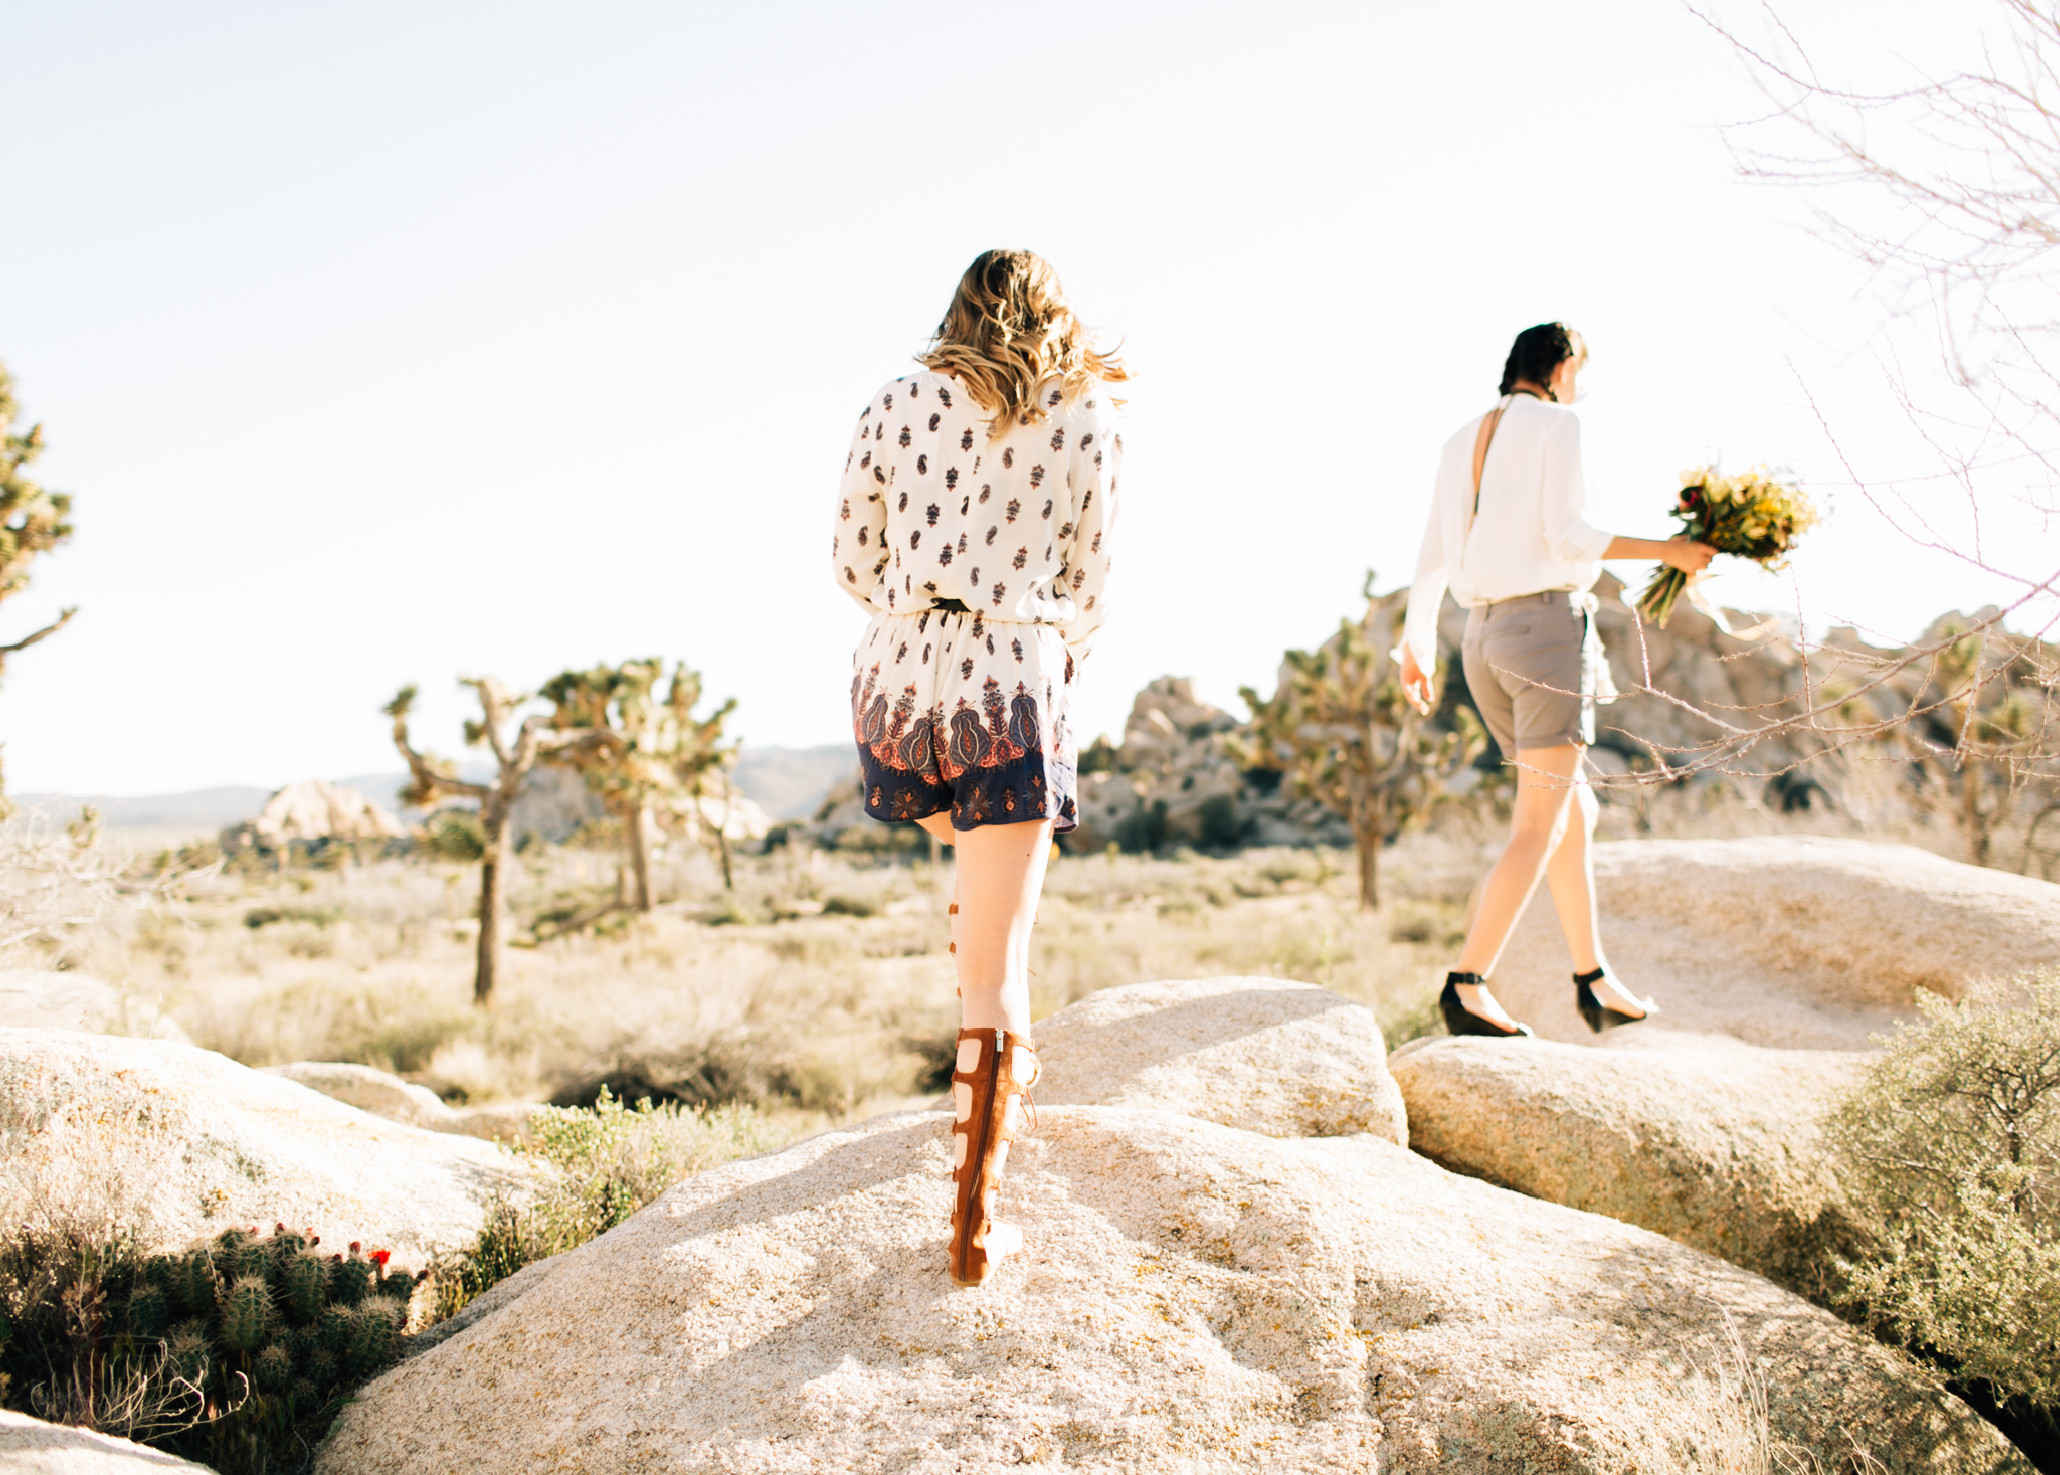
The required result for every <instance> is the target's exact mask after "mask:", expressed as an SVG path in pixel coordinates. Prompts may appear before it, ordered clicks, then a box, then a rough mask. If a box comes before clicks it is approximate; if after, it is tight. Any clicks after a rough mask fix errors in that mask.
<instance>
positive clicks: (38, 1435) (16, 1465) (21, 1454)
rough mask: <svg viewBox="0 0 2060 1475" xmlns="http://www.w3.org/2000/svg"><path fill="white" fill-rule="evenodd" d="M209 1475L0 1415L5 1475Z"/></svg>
mask: <svg viewBox="0 0 2060 1475" xmlns="http://www.w3.org/2000/svg"><path fill="white" fill-rule="evenodd" d="M181 1471H185V1472H188V1475H208V1468H207V1466H205V1465H196V1464H193V1463H191V1462H190V1461H187V1460H182V1459H179V1458H178V1457H176V1456H174V1455H168V1454H166V1453H165V1452H164V1451H163V1450H158V1449H151V1448H149V1447H148V1446H147V1445H141V1444H131V1443H130V1442H129V1441H128V1440H126V1439H115V1438H113V1437H111V1436H109V1435H106V1434H95V1433H94V1432H93V1431H92V1430H91V1429H74V1428H71V1427H69V1426H67V1425H64V1424H46V1423H44V1422H43V1421H42V1420H41V1419H32V1418H30V1417H29V1416H28V1415H27V1414H18V1413H11V1412H9V1411H8V1410H6V1409H0V1475H180V1472H181Z"/></svg>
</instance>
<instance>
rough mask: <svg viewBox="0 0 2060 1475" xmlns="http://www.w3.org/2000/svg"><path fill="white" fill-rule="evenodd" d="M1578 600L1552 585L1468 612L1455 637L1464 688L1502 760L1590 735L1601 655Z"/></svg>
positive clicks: (1599, 686)
mask: <svg viewBox="0 0 2060 1475" xmlns="http://www.w3.org/2000/svg"><path fill="white" fill-rule="evenodd" d="M1582 603H1583V598H1582V596H1580V595H1575V596H1573V597H1572V598H1569V597H1568V595H1567V592H1566V591H1565V590H1563V589H1551V590H1547V591H1546V592H1544V593H1542V594H1525V595H1522V596H1520V597H1519V598H1516V599H1505V600H1502V601H1500V602H1499V603H1496V604H1484V605H1476V606H1475V607H1474V608H1473V609H1471V610H1469V611H1467V616H1466V638H1465V639H1464V640H1463V641H1462V642H1461V643H1460V656H1461V659H1462V661H1463V663H1464V667H1465V670H1466V688H1467V690H1468V692H1470V693H1471V694H1472V696H1473V704H1474V708H1475V710H1476V711H1478V712H1479V713H1480V714H1481V720H1482V721H1483V722H1484V723H1486V724H1487V727H1488V732H1489V734H1490V735H1491V736H1493V738H1494V739H1495V741H1496V743H1497V744H1498V745H1499V746H1500V747H1501V749H1502V756H1503V757H1504V758H1505V759H1510V758H1514V757H1515V756H1516V754H1517V751H1518V750H1519V749H1521V748H1562V747H1565V746H1566V745H1567V744H1568V743H1579V744H1581V745H1582V746H1583V747H1586V746H1588V745H1590V744H1592V743H1593V742H1594V741H1595V699H1596V694H1597V692H1598V691H1599V690H1605V689H1606V687H1605V686H1604V685H1603V683H1604V682H1605V681H1606V678H1605V677H1602V676H1601V675H1600V672H1601V671H1605V670H1607V667H1606V666H1604V665H1603V662H1604V660H1606V659H1607V658H1606V657H1605V656H1604V655H1603V653H1602V640H1601V637H1600V636H1598V635H1597V634H1595V633H1594V631H1593V629H1592V628H1591V627H1592V619H1593V617H1592V616H1591V615H1590V614H1589V613H1588V612H1587V611H1586V610H1584V609H1582V608H1581V604H1582ZM1611 695H1614V693H1613V692H1612V693H1611Z"/></svg>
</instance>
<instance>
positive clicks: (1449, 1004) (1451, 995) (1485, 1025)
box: [1438, 972, 1531, 1040]
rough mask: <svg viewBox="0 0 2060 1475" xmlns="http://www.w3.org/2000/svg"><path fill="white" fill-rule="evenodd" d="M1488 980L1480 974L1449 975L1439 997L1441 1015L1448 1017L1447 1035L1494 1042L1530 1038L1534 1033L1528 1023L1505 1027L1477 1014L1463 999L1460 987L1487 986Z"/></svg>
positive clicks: (1446, 1024)
mask: <svg viewBox="0 0 2060 1475" xmlns="http://www.w3.org/2000/svg"><path fill="white" fill-rule="evenodd" d="M1487 981H1488V980H1487V979H1486V978H1484V977H1482V976H1481V975H1480V974H1478V973H1457V972H1454V973H1447V974H1446V975H1445V989H1444V992H1442V993H1440V994H1439V995H1438V1012H1439V1013H1440V1014H1443V1015H1444V1016H1445V1033H1446V1034H1448V1035H1485V1036H1487V1037H1488V1038H1489V1039H1491V1040H1514V1039H1527V1038H1529V1037H1530V1034H1531V1027H1530V1026H1529V1025H1528V1024H1518V1025H1514V1026H1509V1027H1505V1026H1503V1025H1500V1024H1497V1023H1496V1022H1495V1021H1494V1020H1492V1019H1490V1018H1488V1017H1487V1016H1486V1015H1485V1014H1476V1013H1474V1012H1473V1010H1471V1009H1469V1008H1467V1007H1466V1005H1465V1004H1463V1003H1461V1002H1460V999H1459V985H1460V984H1462V983H1471V984H1485V983H1486V982H1487Z"/></svg>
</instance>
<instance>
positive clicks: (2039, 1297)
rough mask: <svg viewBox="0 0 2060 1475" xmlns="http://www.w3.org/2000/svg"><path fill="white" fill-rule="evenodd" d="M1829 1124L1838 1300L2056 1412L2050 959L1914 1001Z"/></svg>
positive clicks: (2058, 1280) (2057, 1277)
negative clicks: (1981, 991)
mask: <svg viewBox="0 0 2060 1475" xmlns="http://www.w3.org/2000/svg"><path fill="white" fill-rule="evenodd" d="M1918 1008H1919V1010H1920V1011H1921V1014H1922V1022H1921V1023H1920V1024H1918V1025H1915V1026H1902V1025H1899V1026H1897V1028H1896V1031H1895V1034H1894V1035H1893V1036H1892V1037H1891V1038H1890V1040H1889V1041H1888V1048H1887V1049H1886V1050H1885V1051H1884V1052H1883V1053H1882V1054H1881V1055H1880V1056H1879V1057H1878V1058H1877V1059H1876V1060H1875V1061H1874V1063H1873V1065H1872V1066H1871V1067H1870V1068H1869V1070H1868V1071H1867V1073H1866V1075H1865V1076H1864V1078H1863V1079H1862V1080H1861V1081H1860V1083H1859V1084H1858V1085H1857V1086H1856V1087H1855V1088H1854V1090H1853V1091H1852V1092H1851V1094H1850V1095H1849V1096H1848V1097H1847V1098H1846V1099H1845V1100H1844V1101H1843V1102H1842V1103H1841V1104H1840V1106H1839V1108H1838V1109H1837V1111H1836V1113H1835V1114H1834V1115H1833V1117H1832V1118H1831V1120H1830V1122H1829V1124H1828V1126H1829V1132H1830V1135H1831V1138H1832V1141H1833V1142H1834V1143H1835V1144H1836V1145H1837V1146H1838V1147H1840V1148H1841V1149H1842V1150H1843V1151H1844V1153H1845V1154H1846V1156H1847V1157H1848V1158H1849V1160H1850V1163H1851V1173H1852V1188H1853V1192H1854V1196H1855V1206H1856V1207H1857V1208H1858V1209H1859V1210H1860V1212H1861V1214H1862V1215H1863V1218H1864V1221H1865V1222H1866V1223H1867V1225H1868V1232H1869V1236H1870V1243H1869V1244H1868V1246H1867V1248H1866V1250H1865V1252H1864V1253H1862V1254H1860V1255H1859V1256H1857V1257H1855V1258H1854V1259H1852V1260H1850V1261H1843V1260H1842V1261H1841V1262H1840V1269H1841V1271H1842V1272H1843V1273H1844V1275H1845V1277H1846V1285H1845V1287H1844V1290H1843V1292H1842V1293H1841V1294H1842V1297H1843V1299H1845V1300H1846V1301H1847V1302H1848V1303H1849V1304H1851V1305H1853V1306H1855V1307H1857V1308H1859V1309H1860V1310H1862V1311H1863V1312H1864V1314H1865V1315H1867V1316H1868V1317H1869V1318H1870V1319H1871V1320H1872V1321H1873V1322H1874V1324H1875V1326H1876V1328H1877V1330H1878V1331H1880V1332H1881V1333H1883V1334H1884V1335H1886V1336H1889V1337H1890V1338H1892V1339H1893V1340H1896V1341H1900V1342H1902V1343H1904V1344H1905V1345H1907V1346H1909V1347H1911V1348H1912V1349H1914V1350H1916V1351H1918V1352H1920V1353H1922V1354H1924V1355H1926V1356H1928V1357H1931V1358H1933V1359H1935V1360H1938V1361H1940V1362H1943V1363H1944V1364H1945V1365H1946V1366H1947V1367H1948V1368H1949V1369H1951V1370H1952V1371H1953V1372H1954V1373H1956V1374H1957V1375H1958V1376H1959V1377H1961V1378H1963V1379H1965V1380H1969V1381H1972V1382H1975V1383H1979V1384H1986V1385H1987V1387H1988V1389H1990V1390H1992V1393H1993V1396H1994V1398H1995V1400H1996V1401H1997V1402H1998V1403H1999V1404H2001V1405H2002V1406H2003V1407H2004V1408H2005V1409H2006V1410H2010V1411H2011V1412H2013V1413H2014V1414H2015V1415H2016V1416H2017V1417H2019V1418H2026V1419H2029V1420H2031V1421H2032V1422H2033V1423H2036V1424H2041V1425H2046V1426H2049V1427H2050V1426H2052V1425H2053V1424H2054V1423H2055V1419H2056V1416H2060V1314H2056V1312H2055V1308H2056V1307H2060V968H2045V969H2041V970H2039V971H2037V972H2035V973H2032V974H2030V975H2027V976H2026V977H2024V978H2022V979H2019V980H2017V981H2015V982H2014V983H2013V984H2011V985H2008V986H2006V987H2005V988H2003V989H2000V990H1996V991H1994V992H1992V993H1990V994H1989V995H1987V996H1985V997H1983V998H1979V999H1971V1000H1966V1001H1962V1002H1948V1001H1946V1000H1944V999H1941V998H1938V997H1936V996H1935V995H1931V994H1920V995H1919V997H1918Z"/></svg>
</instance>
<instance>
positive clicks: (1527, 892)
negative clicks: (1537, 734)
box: [1458, 743, 1583, 1025]
mask: <svg viewBox="0 0 2060 1475" xmlns="http://www.w3.org/2000/svg"><path fill="white" fill-rule="evenodd" d="M1582 752H1583V750H1582V749H1581V748H1580V747H1579V746H1578V745H1576V744H1573V743H1569V744H1567V745H1566V746H1564V747H1559V748H1521V749H1519V750H1518V751H1517V755H1516V762H1517V771H1516V812H1515V813H1514V814H1513V815H1512V816H1511V818H1510V822H1509V845H1508V846H1507V848H1505V849H1504V850H1503V852H1502V855H1501V858H1500V859H1498V860H1497V861H1496V862H1495V869H1494V870H1492V871H1490V872H1488V884H1487V885H1486V886H1484V887H1483V888H1482V889H1481V906H1480V910H1479V911H1477V912H1476V913H1474V919H1473V926H1472V927H1471V928H1470V929H1468V931H1467V934H1466V945H1465V946H1464V947H1463V948H1461V949H1460V950H1459V970H1458V971H1460V972H1461V973H1478V974H1480V975H1481V976H1482V977H1483V978H1486V977H1487V976H1488V975H1490V974H1491V973H1493V972H1494V971H1495V965H1496V963H1498V962H1500V961H1501V958H1502V951H1503V949H1504V948H1506V947H1507V946H1508V945H1509V936H1510V934H1511V933H1512V932H1514V931H1515V930H1516V924H1517V919H1518V918H1520V917H1522V916H1523V914H1524V908H1525V907H1526V906H1528V905H1530V901H1531V896H1532V894H1533V893H1534V892H1536V891H1537V889H1538V883H1539V882H1540V881H1541V880H1543V879H1544V877H1545V869H1546V863H1547V862H1548V861H1549V860H1550V859H1551V858H1552V853H1553V851H1555V850H1557V849H1558V848H1559V843H1560V840H1561V839H1562V837H1563V836H1564V834H1565V831H1566V828H1567V821H1568V818H1569V816H1570V814H1571V806H1572V801H1573V797H1574V793H1575V791H1576V789H1577V788H1578V787H1579V785H1578V784H1577V782H1576V780H1577V778H1578V775H1579V774H1580V771H1581V757H1582ZM1458 993H1459V1002H1460V1003H1461V1004H1462V1005H1464V1006H1465V1007H1466V1008H1467V1009H1469V1010H1470V1011H1472V1012H1473V1013H1475V1014H1478V1015H1480V1016H1482V1017H1483V1018H1485V1019H1492V1020H1494V1021H1496V1022H1497V1023H1499V1024H1505V1025H1506V1024H1513V1023H1515V1021H1514V1020H1512V1019H1511V1018H1510V1017H1509V1013H1508V1011H1507V1010H1505V1009H1504V1008H1503V1007H1502V1005H1501V1004H1499V1003H1498V1002H1496V999H1495V996H1494V995H1493V994H1492V993H1490V992H1489V991H1488V986H1487V985H1486V984H1461V985H1460V986H1459V989H1458Z"/></svg>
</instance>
